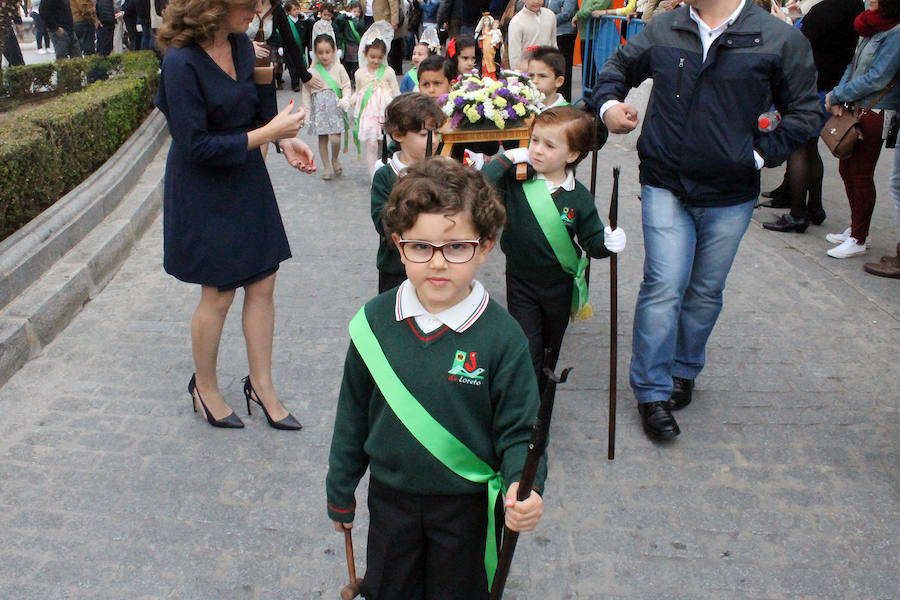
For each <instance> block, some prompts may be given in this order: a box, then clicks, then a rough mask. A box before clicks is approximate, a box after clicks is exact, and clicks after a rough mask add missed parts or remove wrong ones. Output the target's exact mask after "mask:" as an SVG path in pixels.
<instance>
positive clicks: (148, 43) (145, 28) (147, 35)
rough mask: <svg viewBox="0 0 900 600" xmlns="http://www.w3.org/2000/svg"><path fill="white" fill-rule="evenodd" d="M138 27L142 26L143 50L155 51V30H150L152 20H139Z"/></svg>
mask: <svg viewBox="0 0 900 600" xmlns="http://www.w3.org/2000/svg"><path fill="white" fill-rule="evenodd" d="M138 25H140V26H141V50H152V49H153V30H152V29H150V19H147V20H146V21H145V20H144V19H138Z"/></svg>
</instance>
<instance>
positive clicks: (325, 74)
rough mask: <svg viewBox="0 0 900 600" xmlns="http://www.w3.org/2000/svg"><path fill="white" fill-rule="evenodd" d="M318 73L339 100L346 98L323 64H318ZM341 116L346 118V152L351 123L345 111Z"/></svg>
mask: <svg viewBox="0 0 900 600" xmlns="http://www.w3.org/2000/svg"><path fill="white" fill-rule="evenodd" d="M316 71H318V72H319V75H321V76H322V80H323V81H324V82H325V83H327V84H328V87H330V88H331V91H333V92H334V93H335V94H337V97H338V98H343V97H344V92H342V91H341V87H340V86H339V85H338V84H337V81H335V80H334V77H332V76H331V73H329V72H328V69H326V68H325V67H323V66H322V63H316ZM341 116H342V117H344V152H346V151H347V146H348V145H349V143H350V134H349V132H350V121H348V120H347V113H345V112H344V111H343V110H342V111H341Z"/></svg>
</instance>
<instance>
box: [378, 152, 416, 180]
mask: <svg viewBox="0 0 900 600" xmlns="http://www.w3.org/2000/svg"><path fill="white" fill-rule="evenodd" d="M400 152H401V150H397V151H396V152H394V155H393V156H391V157H390V158H389V159H388V161H387V164H389V165H391V168H392V169H393V170H394V175H399V174H400V171H402V170H403V169H405V168H406V167H408V166H409V165H407V164H404V162H403V161H402V160H400ZM384 165H385V163H384V161H382V160H381V159H380V158H379V159H378V160H376V161H375V168H374V169H373V170H372V179H375V173H376V172H378V169H380V168H381V167H383V166H384Z"/></svg>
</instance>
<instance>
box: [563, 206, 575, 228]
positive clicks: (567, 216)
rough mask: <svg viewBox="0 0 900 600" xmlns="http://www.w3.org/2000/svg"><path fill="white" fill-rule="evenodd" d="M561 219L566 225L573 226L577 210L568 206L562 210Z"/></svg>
mask: <svg viewBox="0 0 900 600" xmlns="http://www.w3.org/2000/svg"><path fill="white" fill-rule="evenodd" d="M559 218H560V219H562V222H563V223H565V224H566V225H571V224H572V223H574V222H575V209H574V208H569V207H568V206H566V207H565V208H563V209H562V213H560V215H559Z"/></svg>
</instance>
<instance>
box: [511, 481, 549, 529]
mask: <svg viewBox="0 0 900 600" xmlns="http://www.w3.org/2000/svg"><path fill="white" fill-rule="evenodd" d="M518 490H519V482H518V481H517V482H515V483H513V484H512V485H511V486H509V491H507V492H506V500H505V504H506V526H507V527H509V529H510V530H511V531H518V532H520V533H524V532H526V531H532V530H534V528H535V527H537V524H538V521H540V519H541V514H542V513H543V512H544V500H543V498H541V495H540V494H538V493H537V492H535V491H534V490H532V491H531V495H530V496H528V497H527V498H526V499H524V500H522V501H521V502H519V501H518V500H516V494H517V492H518Z"/></svg>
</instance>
